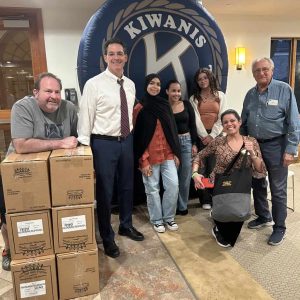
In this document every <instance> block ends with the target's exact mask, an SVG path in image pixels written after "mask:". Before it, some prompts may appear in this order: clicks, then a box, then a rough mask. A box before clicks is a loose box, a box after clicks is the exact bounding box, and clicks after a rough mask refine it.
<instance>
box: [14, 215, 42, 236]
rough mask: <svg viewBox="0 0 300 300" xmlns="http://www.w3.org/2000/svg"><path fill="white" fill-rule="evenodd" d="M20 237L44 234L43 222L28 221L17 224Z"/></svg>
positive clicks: (39, 220)
mask: <svg viewBox="0 0 300 300" xmlns="http://www.w3.org/2000/svg"><path fill="white" fill-rule="evenodd" d="M17 229H18V237H24V236H30V235H38V234H44V228H43V220H42V219H38V220H28V221H22V222H17Z"/></svg>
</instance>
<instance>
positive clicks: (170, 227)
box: [167, 221, 178, 231]
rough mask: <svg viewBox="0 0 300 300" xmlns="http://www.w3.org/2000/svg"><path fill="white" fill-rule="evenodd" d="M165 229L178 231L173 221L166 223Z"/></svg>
mask: <svg viewBox="0 0 300 300" xmlns="http://www.w3.org/2000/svg"><path fill="white" fill-rule="evenodd" d="M167 227H168V229H169V230H173V231H176V230H178V225H177V223H176V222H174V221H171V222H167Z"/></svg>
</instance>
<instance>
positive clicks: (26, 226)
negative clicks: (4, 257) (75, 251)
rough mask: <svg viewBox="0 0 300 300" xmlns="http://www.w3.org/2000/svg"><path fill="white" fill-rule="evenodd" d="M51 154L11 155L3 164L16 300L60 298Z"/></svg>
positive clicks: (2, 172) (2, 171)
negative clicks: (53, 216)
mask: <svg viewBox="0 0 300 300" xmlns="http://www.w3.org/2000/svg"><path fill="white" fill-rule="evenodd" d="M49 155H50V152H43V153H35V154H16V153H12V154H10V155H9V156H7V157H6V158H5V160H4V161H3V162H2V163H1V174H2V182H3V192H4V199H5V205H6V211H7V215H6V219H7V229H8V235H9V242H10V251H11V257H12V263H11V271H12V280H13V286H14V292H15V297H16V299H24V298H30V297H31V298H34V299H49V300H50V299H58V293H57V283H56V278H55V276H56V264H55V256H54V250H53V239H52V223H51V214H50V207H51V203H50V189H49V172H48V157H49Z"/></svg>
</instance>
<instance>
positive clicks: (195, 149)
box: [192, 145, 198, 156]
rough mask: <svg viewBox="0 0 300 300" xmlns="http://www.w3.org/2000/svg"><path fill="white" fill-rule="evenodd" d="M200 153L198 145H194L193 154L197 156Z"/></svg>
mask: <svg viewBox="0 0 300 300" xmlns="http://www.w3.org/2000/svg"><path fill="white" fill-rule="evenodd" d="M197 153H198V148H197V146H196V145H193V147H192V156H195V155H196V154H197Z"/></svg>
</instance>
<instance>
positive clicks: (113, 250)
mask: <svg viewBox="0 0 300 300" xmlns="http://www.w3.org/2000/svg"><path fill="white" fill-rule="evenodd" d="M103 246H104V253H105V254H106V255H107V256H110V257H112V258H116V257H118V256H119V255H120V250H119V247H118V246H117V245H116V243H115V241H113V242H111V243H108V244H105V245H103Z"/></svg>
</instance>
